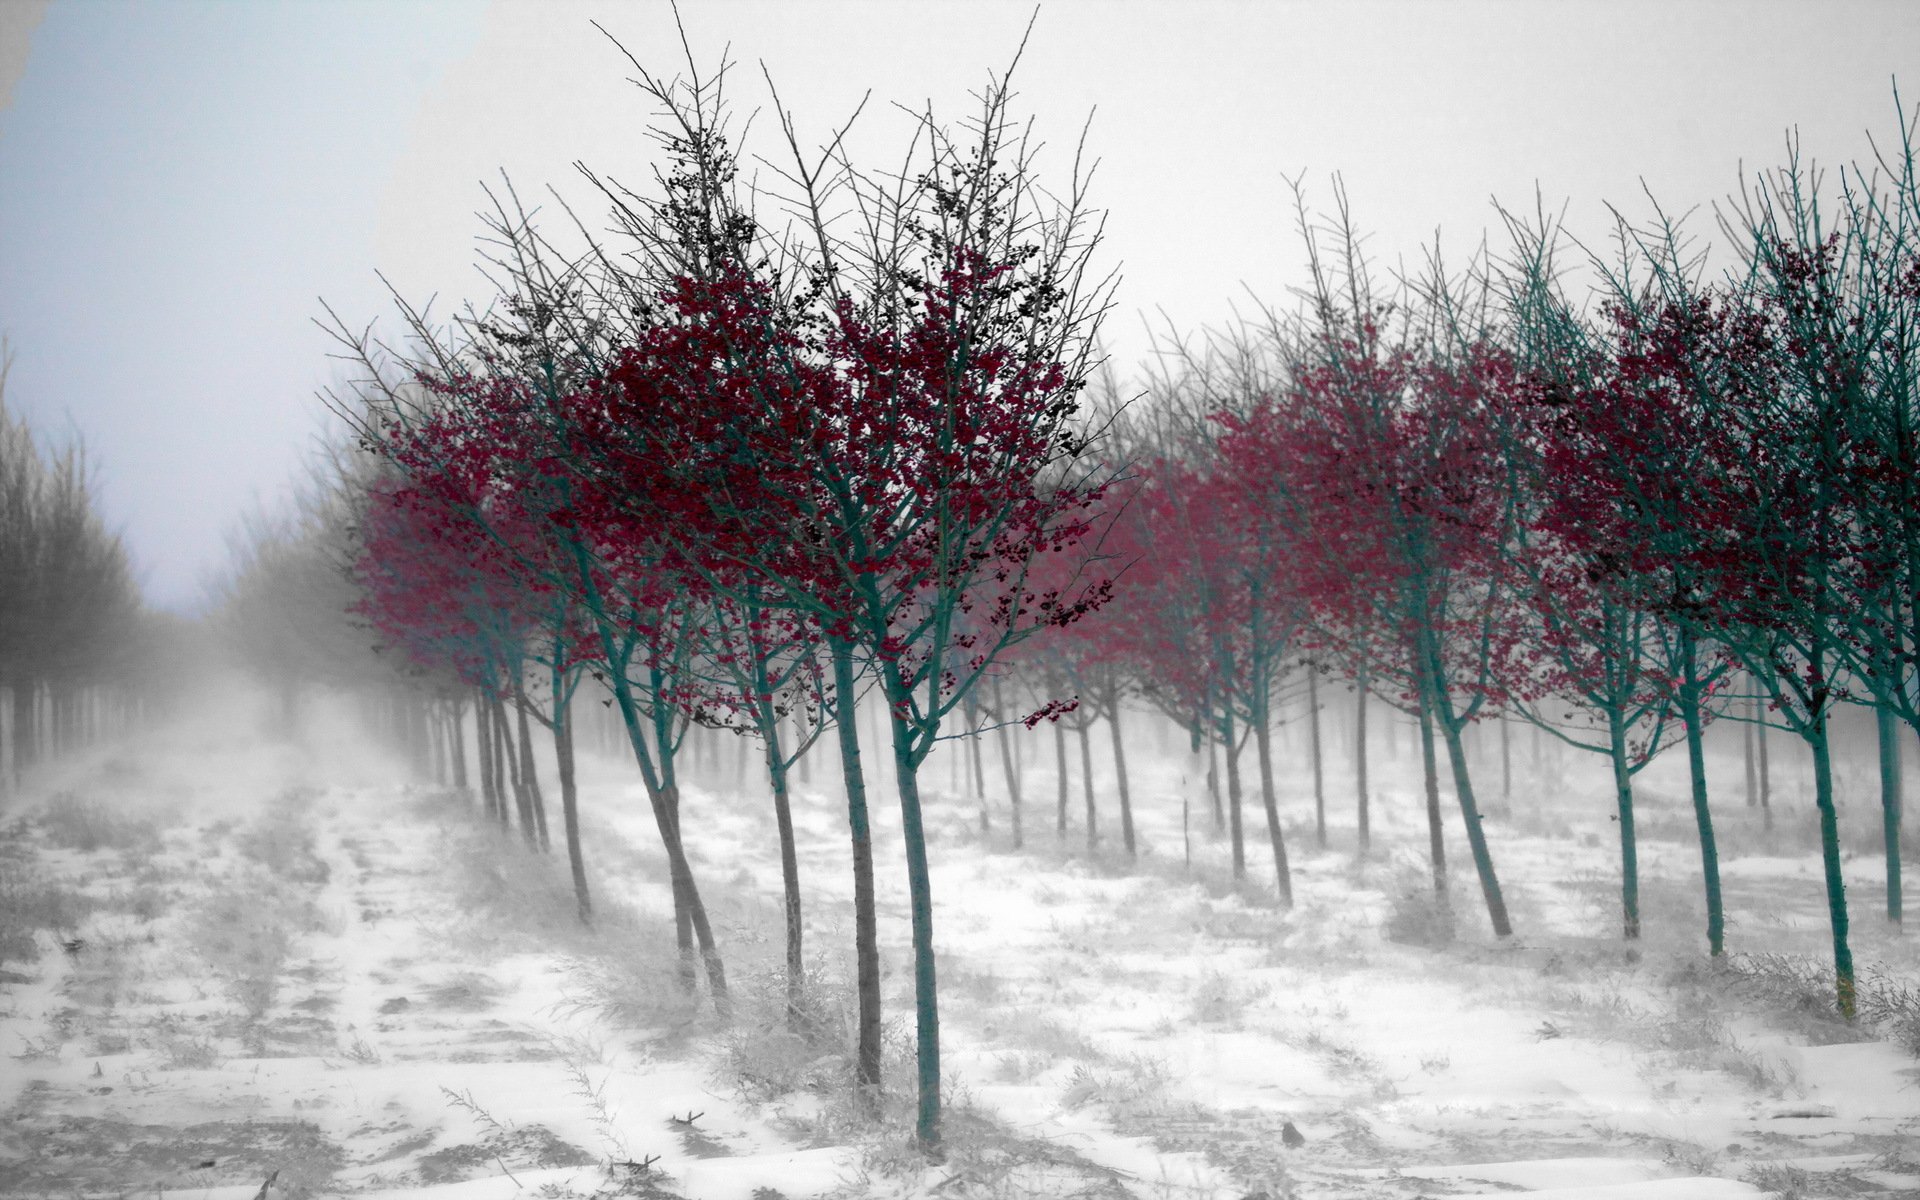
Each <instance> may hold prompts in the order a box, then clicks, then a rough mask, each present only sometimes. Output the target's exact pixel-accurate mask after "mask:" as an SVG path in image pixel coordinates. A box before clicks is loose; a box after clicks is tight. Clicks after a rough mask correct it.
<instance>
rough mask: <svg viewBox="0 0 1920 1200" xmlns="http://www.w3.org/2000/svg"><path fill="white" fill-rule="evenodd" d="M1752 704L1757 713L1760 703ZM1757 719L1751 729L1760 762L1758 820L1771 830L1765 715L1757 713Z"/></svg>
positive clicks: (1771, 793) (1770, 775)
mask: <svg viewBox="0 0 1920 1200" xmlns="http://www.w3.org/2000/svg"><path fill="white" fill-rule="evenodd" d="M1753 703H1754V708H1755V710H1756V712H1759V710H1760V702H1759V701H1758V700H1755V701H1754V702H1753ZM1759 718H1760V719H1759V723H1758V724H1756V725H1755V726H1754V727H1753V746H1754V749H1755V750H1756V751H1757V752H1758V753H1757V757H1758V758H1759V762H1760V819H1761V824H1762V826H1763V827H1764V828H1766V829H1769V830H1771V829H1772V828H1773V772H1772V770H1770V769H1769V767H1768V764H1767V722H1766V714H1765V713H1764V712H1759Z"/></svg>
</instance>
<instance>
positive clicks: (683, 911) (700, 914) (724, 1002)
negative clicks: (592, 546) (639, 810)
mask: <svg viewBox="0 0 1920 1200" xmlns="http://www.w3.org/2000/svg"><path fill="white" fill-rule="evenodd" d="M574 555H575V559H576V561H577V562H578V563H579V566H580V578H581V582H582V584H583V585H584V588H583V590H584V592H585V595H586V597H587V603H588V609H589V611H590V612H591V613H592V614H593V616H594V624H595V626H596V628H597V631H598V633H599V635H600V647H601V657H602V660H603V661H604V663H605V665H606V667H607V678H608V679H609V680H610V681H611V682H612V685H613V698H614V702H615V703H616V705H617V706H618V707H619V709H620V723H621V725H622V726H623V727H624V728H625V729H626V732H627V745H628V746H629V747H630V748H631V749H632V751H633V757H634V761H635V763H637V764H638V765H639V767H640V779H641V782H642V783H644V784H645V785H646V789H647V802H648V805H649V806H650V807H651V808H652V809H653V821H654V825H655V827H656V828H657V829H658V830H659V833H660V845H661V848H662V849H664V850H665V851H666V854H667V873H668V876H669V879H670V880H671V883H672V888H673V907H674V926H675V929H676V931H679V930H683V929H686V930H690V932H692V933H693V934H694V935H695V936H696V937H697V938H698V939H699V942H700V949H701V951H702V954H703V957H704V958H705V959H706V964H707V982H708V989H709V991H710V992H711V993H712V999H713V1009H714V1013H715V1015H717V1016H718V1017H720V1019H721V1020H723V1021H724V1020H727V1019H729V1018H730V1017H731V1015H732V1011H733V1005H732V1001H731V999H730V997H729V995H728V992H727V975H726V968H725V966H724V965H723V964H722V963H721V961H720V950H719V947H718V945H717V944H715V942H714V940H713V928H712V926H711V925H710V924H709V923H708V921H707V910H706V905H705V904H704V903H703V902H702V901H701V899H700V889H699V887H698V885H697V884H695V883H694V879H693V868H692V865H691V864H689V863H688V861H687V855H686V847H685V846H684V845H683V844H682V842H681V840H680V815H679V803H678V801H679V797H678V796H677V795H675V794H673V792H672V791H671V789H670V786H669V785H666V784H664V783H663V780H662V778H661V776H660V774H659V773H658V772H656V771H655V769H654V762H653V755H652V753H651V752H650V751H649V750H648V749H647V738H646V733H645V731H644V730H643V729H642V727H641V724H640V709H639V705H638V704H637V703H636V702H635V700H634V696H633V685H632V683H631V682H630V681H629V680H628V679H627V673H626V667H627V664H628V662H629V661H630V660H631V657H632V656H631V652H630V651H629V652H628V653H624V654H623V653H621V652H620V651H619V650H618V649H617V648H616V646H615V643H614V635H613V629H612V627H611V625H610V623H609V622H608V621H607V619H606V616H605V614H604V612H602V611H601V610H600V609H599V594H598V591H597V588H596V586H595V584H594V582H593V576H592V570H591V566H590V564H589V562H588V560H587V556H586V550H585V548H584V547H580V546H575V547H574ZM680 981H681V985H682V986H683V987H686V988H689V989H690V988H691V987H692V984H693V963H692V961H691V959H690V956H689V954H688V947H687V945H686V943H685V941H684V940H682V941H681V942H680Z"/></svg>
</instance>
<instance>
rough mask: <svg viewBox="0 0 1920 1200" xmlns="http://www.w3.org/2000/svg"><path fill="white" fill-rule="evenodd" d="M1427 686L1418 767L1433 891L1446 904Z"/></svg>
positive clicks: (1437, 775) (1423, 690)
mask: <svg viewBox="0 0 1920 1200" xmlns="http://www.w3.org/2000/svg"><path fill="white" fill-rule="evenodd" d="M1426 693H1427V689H1426V688H1424V687H1422V688H1421V689H1420V767H1421V771H1422V773H1423V774H1424V776H1425V780H1426V785H1427V862H1428V864H1429V865H1430V866H1431V868H1432V870H1433V895H1434V898H1435V899H1437V900H1438V901H1439V902H1440V904H1441V907H1443V908H1444V907H1446V905H1447V843H1446V839H1445V838H1444V837H1443V836H1442V835H1441V830H1440V764H1439V760H1438V758H1437V756H1436V755H1435V754H1434V748H1433V710H1432V707H1431V706H1430V705H1429V704H1428V703H1427V694H1426Z"/></svg>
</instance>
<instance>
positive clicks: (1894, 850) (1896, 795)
mask: <svg viewBox="0 0 1920 1200" xmlns="http://www.w3.org/2000/svg"><path fill="white" fill-rule="evenodd" d="M1873 711H1874V716H1875V718H1876V720H1877V721H1878V723H1879V726H1880V837H1881V842H1882V846H1883V849H1884V852H1885V854H1886V856H1887V920H1889V921H1892V922H1893V923H1894V924H1895V925H1898V924H1900V919H1901V903H1900V900H1901V897H1900V809H1901V799H1902V798H1901V795H1900V741H1899V737H1898V733H1899V727H1898V726H1897V725H1895V724H1894V717H1893V711H1892V710H1891V709H1889V708H1887V707H1886V706H1885V705H1884V704H1882V705H1876V706H1875V707H1874V710H1873Z"/></svg>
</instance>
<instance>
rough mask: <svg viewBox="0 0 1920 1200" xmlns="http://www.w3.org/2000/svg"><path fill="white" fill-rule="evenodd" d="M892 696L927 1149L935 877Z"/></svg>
mask: <svg viewBox="0 0 1920 1200" xmlns="http://www.w3.org/2000/svg"><path fill="white" fill-rule="evenodd" d="M891 699H892V700H893V701H894V703H893V704H891V705H889V714H888V715H889V718H890V721H889V723H890V724H891V726H892V732H893V769H894V775H895V777H896V778H897V780H898V782H899V785H900V832H901V835H902V840H903V841H904V842H905V843H906V852H907V899H908V903H909V905H910V906H911V909H912V920H913V1015H914V1033H915V1048H916V1050H917V1056H916V1057H917V1059H918V1066H919V1085H920V1096H919V1100H920V1103H919V1108H918V1113H917V1119H916V1120H915V1122H914V1134H915V1136H916V1138H917V1139H918V1141H919V1143H920V1146H921V1147H922V1148H923V1149H931V1148H933V1147H935V1146H938V1145H939V1144H940V997H939V986H938V984H939V981H938V979H937V977H936V973H935V970H934V957H933V881H932V877H931V875H930V873H929V872H928V869H927V837H926V831H925V829H924V827H923V825H922V822H921V814H920V780H919V764H918V763H916V762H915V761H914V759H913V753H912V745H911V739H912V730H911V728H910V727H909V726H908V724H907V722H906V721H905V720H903V719H902V718H901V717H900V716H899V715H898V713H899V711H900V709H901V707H903V705H902V704H901V701H902V700H903V699H904V698H903V697H892V698H891Z"/></svg>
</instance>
